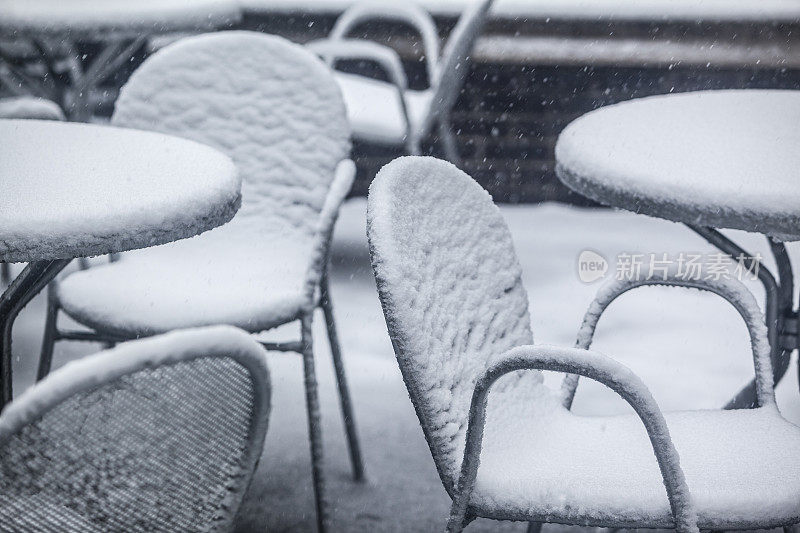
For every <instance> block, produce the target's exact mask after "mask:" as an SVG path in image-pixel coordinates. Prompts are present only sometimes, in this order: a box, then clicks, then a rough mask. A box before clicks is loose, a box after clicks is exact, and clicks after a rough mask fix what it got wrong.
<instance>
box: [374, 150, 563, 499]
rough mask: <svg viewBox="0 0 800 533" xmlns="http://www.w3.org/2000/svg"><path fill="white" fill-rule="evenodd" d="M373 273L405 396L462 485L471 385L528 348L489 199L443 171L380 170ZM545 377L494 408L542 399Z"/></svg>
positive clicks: (512, 390) (520, 293)
mask: <svg viewBox="0 0 800 533" xmlns="http://www.w3.org/2000/svg"><path fill="white" fill-rule="evenodd" d="M367 223H368V235H369V242H370V249H371V253H372V262H373V268H374V271H375V276H376V280H377V284H378V291H379V293H380V297H381V302H382V304H383V308H384V313H385V316H386V320H387V325H388V327H389V332H390V335H391V337H392V341H393V343H394V348H395V353H396V355H397V360H398V363H399V365H400V369H401V371H402V372H403V377H404V379H405V382H406V386H407V387H408V391H409V394H410V396H411V399H412V401H413V402H414V406H415V407H416V409H417V414H418V416H419V418H420V423H421V424H422V427H423V429H424V431H425V433H426V437H427V439H428V442H429V444H430V446H431V452H432V454H433V457H434V460H435V461H436V466H437V468H438V470H439V474H440V476H441V477H442V481H443V482H444V484H445V486H447V487H451V486H452V484H453V483H454V480H455V478H456V477H457V475H458V470H459V468H460V466H461V459H462V454H463V444H464V439H465V432H466V428H467V414H468V411H469V406H470V401H471V397H472V392H473V389H474V386H475V382H476V381H477V379H478V377H480V375H482V373H483V371H484V370H485V368H486V365H487V362H488V361H489V360H490V359H491V358H492V356H494V355H496V354H499V353H502V352H504V351H506V350H507V349H509V348H511V347H513V346H518V345H521V344H531V343H532V335H531V331H530V317H529V315H528V299H527V295H526V293H525V289H524V287H523V286H522V281H521V279H520V275H521V271H520V267H519V264H518V262H517V258H516V255H515V253H514V249H513V246H512V244H511V236H510V234H509V231H508V228H507V226H506V224H505V222H504V221H503V219H502V217H501V215H500V212H499V210H498V209H497V207H496V206H495V205H494V204H493V203H492V201H491V197H490V196H489V194H488V193H487V192H486V191H485V190H483V189H482V188H481V187H480V186H479V185H478V184H477V183H476V182H474V181H473V180H472V179H471V178H470V177H469V176H467V175H466V174H464V173H463V172H462V171H460V170H458V169H457V168H456V167H455V166H453V165H451V164H450V163H447V162H445V161H440V160H438V159H434V158H427V157H402V158H399V159H396V160H394V161H392V162H391V163H389V164H388V165H386V166H385V167H383V168H382V169H381V171H380V172H379V173H378V175H377V177H376V178H375V180H374V181H373V183H372V186H371V187H370V195H369V202H368V210H367ZM540 383H541V374H539V373H538V372H527V373H523V374H520V375H509V376H506V377H504V378H501V381H500V382H499V383H497V384H496V386H495V388H494V389H493V390H492V392H491V394H490V402H495V401H496V402H497V403H498V404H506V405H514V404H515V403H516V402H518V401H519V402H533V401H534V400H533V398H536V397H538V396H539V395H541V394H547V393H548V391H547V390H546V389H544V387H543V386H541V385H540Z"/></svg>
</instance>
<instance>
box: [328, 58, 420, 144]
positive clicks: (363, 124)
mask: <svg viewBox="0 0 800 533" xmlns="http://www.w3.org/2000/svg"><path fill="white" fill-rule="evenodd" d="M335 76H336V81H337V82H338V83H339V86H340V87H341V90H342V96H344V101H345V104H346V105H347V118H348V120H349V121H350V125H351V127H352V128H353V137H355V138H357V139H364V140H369V141H371V142H378V143H387V144H402V143H403V142H405V138H406V132H407V131H408V127H407V123H406V118H405V116H403V108H402V106H401V103H400V93H399V92H398V90H397V87H396V86H395V85H393V84H391V83H387V82H384V81H379V80H373V79H370V78H365V77H364V76H356V75H354V74H343V73H336V75H335ZM404 95H405V100H406V109H408V114H409V118H410V119H411V130H412V131H415V130H419V129H420V128H421V127H422V124H423V123H424V122H425V117H426V116H427V115H428V112H429V110H430V105H431V98H432V97H433V92H432V91H430V90H422V91H414V90H408V91H405V92H404Z"/></svg>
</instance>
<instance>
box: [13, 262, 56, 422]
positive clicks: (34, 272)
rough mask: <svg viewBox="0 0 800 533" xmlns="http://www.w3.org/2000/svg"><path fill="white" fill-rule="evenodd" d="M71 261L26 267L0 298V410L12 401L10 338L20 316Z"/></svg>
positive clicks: (34, 264)
mask: <svg viewBox="0 0 800 533" xmlns="http://www.w3.org/2000/svg"><path fill="white" fill-rule="evenodd" d="M70 261H71V259H54V260H47V261H36V262H33V263H29V264H28V265H27V266H26V267H25V269H24V270H23V271H22V272H21V273H20V275H19V276H17V278H16V279H14V281H12V282H11V284H10V285H9V286H8V287H7V288H6V290H5V292H3V294H2V296H0V328H2V332H3V333H2V335H3V339H2V357H0V410H2V409H3V407H5V405H6V404H7V403H9V402H10V401H11V399H12V398H13V384H12V377H13V371H12V361H13V357H12V353H11V334H12V330H13V328H14V321H15V320H16V318H17V315H19V312H20V311H22V309H23V308H24V307H25V306H26V305H28V303H29V302H30V301H31V300H32V299H33V297H34V296H36V295H37V294H39V292H41V290H42V289H44V288H45V286H46V285H47V284H48V283H50V281H51V280H52V279H53V278H55V277H56V275H57V274H58V273H59V272H61V271H62V270H63V269H64V267H65V266H67V265H68V264H69V262H70Z"/></svg>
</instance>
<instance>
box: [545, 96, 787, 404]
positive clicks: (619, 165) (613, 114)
mask: <svg viewBox="0 0 800 533" xmlns="http://www.w3.org/2000/svg"><path fill="white" fill-rule="evenodd" d="M799 120H800V91H781V90H734V91H700V92H693V93H683V94H671V95H662V96H653V97H649V98H641V99H636V100H631V101H628V102H624V103H621V104H616V105H612V106H608V107H603V108H600V109H598V110H595V111H592V112H590V113H587V114H586V115H584V116H583V117H581V118H579V119H577V120H576V121H574V122H573V123H571V124H570V125H569V126H567V128H566V129H565V130H564V131H563V132H562V133H561V136H560V137H559V139H558V143H557V145H556V172H557V174H558V176H559V178H560V179H561V181H562V182H564V184H566V185H567V186H568V187H569V188H571V189H572V190H574V191H576V192H578V193H580V194H582V195H584V196H587V197H589V198H591V199H593V200H596V201H598V202H600V203H602V204H605V205H610V206H614V207H621V208H623V209H627V210H630V211H634V212H636V213H642V214H646V215H651V216H655V217H660V218H664V219H667V220H672V221H675V222H681V223H683V224H685V225H686V226H688V227H689V228H690V229H692V230H693V231H695V232H696V233H698V234H699V235H700V236H702V237H703V238H704V239H706V240H707V241H708V242H710V243H711V244H713V245H714V246H716V247H717V248H719V249H720V250H721V251H722V252H725V253H726V254H729V255H730V256H731V257H732V258H734V259H735V260H738V259H744V262H745V263H746V264H747V266H748V268H750V270H751V272H753V273H755V272H756V271H757V275H758V278H759V280H760V281H761V283H762V284H763V285H764V289H765V291H766V305H765V314H766V322H767V327H768V330H769V342H770V346H771V350H772V368H773V372H774V378H775V382H776V383H777V382H778V381H779V380H780V379H781V377H782V376H783V375H784V374H785V372H786V370H787V368H788V366H789V359H790V355H791V353H792V351H794V350H795V349H797V348H798V318H797V316H798V314H797V310H796V309H795V308H794V304H793V298H794V279H793V274H792V266H791V263H790V262H789V256H788V254H787V253H786V247H785V245H784V241H793V240H798V239H800V186H798V183H800V181H798V179H799V178H800V175H799V174H798V168H800V153H798V151H797V150H795V149H794V148H795V147H796V146H797V145H798V143H799V142H800V128H798V127H797V125H798V121H799ZM717 228H729V229H739V230H745V231H749V232H753V233H761V234H764V235H765V236H766V237H767V242H768V243H769V247H770V251H771V253H772V256H773V257H774V259H775V262H776V264H777V274H778V277H777V279H776V278H775V276H774V275H773V273H772V272H770V271H769V270H768V269H767V268H765V266H764V265H763V264H760V265H755V264H753V262H752V260H751V259H747V258H755V257H756V256H753V255H752V254H750V253H747V252H746V251H745V250H743V249H742V248H741V247H740V246H739V245H737V244H736V243H735V242H733V241H732V240H731V239H730V238H728V237H726V236H725V235H723V234H722V233H721V232H720V231H719V230H718V229H717ZM754 391H755V383H754V382H751V383H750V384H749V385H748V386H746V387H745V388H744V389H743V390H742V391H741V392H740V393H739V394H737V395H736V397H735V398H734V399H733V400H731V402H730V403H729V404H728V407H731V408H734V407H746V406H749V405H751V404H752V403H753V399H754Z"/></svg>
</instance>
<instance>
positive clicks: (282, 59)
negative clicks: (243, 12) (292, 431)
mask: <svg viewBox="0 0 800 533" xmlns="http://www.w3.org/2000/svg"><path fill="white" fill-rule="evenodd" d="M112 123H113V124H115V125H117V126H125V127H130V128H137V129H143V130H154V131H159V132H163V133H169V134H172V135H176V136H180V137H186V138H188V139H193V140H196V141H199V142H202V143H205V144H208V145H209V146H212V147H214V148H217V149H219V150H221V151H222V152H224V153H226V154H228V155H230V157H231V158H232V159H233V161H234V162H235V163H236V165H237V167H238V168H239V170H240V172H241V176H242V180H243V184H242V196H243V200H242V208H241V210H240V212H239V213H238V214H237V216H236V217H235V218H234V219H233V221H232V222H231V223H230V224H228V225H226V226H225V227H223V228H219V230H215V231H211V232H209V233H208V234H206V235H203V236H202V237H199V238H197V239H192V240H189V241H185V242H182V243H175V244H173V245H169V246H161V247H156V248H152V249H150V250H147V251H141V252H136V253H130V254H123V255H122V257H121V258H120V260H119V261H117V262H114V263H108V264H103V265H99V266H95V267H93V268H90V269H88V270H84V271H81V272H75V273H73V274H71V275H69V276H67V277H65V278H64V279H63V281H59V283H58V285H57V288H56V289H55V290H53V291H52V292H51V295H52V297H51V298H50V304H49V311H48V321H47V325H46V332H45V339H44V341H43V346H42V359H41V367H40V368H41V374H42V375H43V374H46V372H47V370H48V369H49V366H50V359H51V357H52V353H53V342H54V341H56V340H58V339H78V340H95V341H98V340H100V341H107V342H108V341H110V342H114V341H121V340H125V339H131V338H136V337H141V336H148V335H155V334H158V333H163V332H166V331H170V330H172V329H177V328H185V327H194V326H203V325H211V324H230V325H234V326H238V327H241V328H243V329H245V330H247V331H249V332H251V333H254V334H255V333H260V332H263V331H265V330H269V329H272V328H275V327H277V326H280V325H283V324H298V323H299V326H300V328H299V329H300V335H299V337H300V338H299V339H297V340H292V341H290V342H281V343H274V342H269V343H264V344H265V346H267V347H268V348H270V349H274V350H281V351H289V352H297V353H299V354H300V355H302V358H303V370H304V376H305V380H304V386H305V392H306V406H307V411H308V423H309V437H310V446H311V457H312V464H313V480H314V488H315V494H316V505H317V520H318V524H319V527H320V529H322V528H324V527H325V525H326V523H327V520H328V514H327V509H326V502H325V494H324V485H323V484H324V477H323V461H322V437H321V426H320V413H319V399H318V395H317V379H316V373H315V367H314V365H315V362H314V352H313V339H312V323H313V320H314V314H315V311H316V310H317V309H318V308H321V309H322V311H323V313H324V318H325V324H326V326H327V331H328V340H329V342H330V347H331V353H332V356H333V362H334V368H335V374H336V379H337V384H338V388H339V399H340V403H341V409H342V415H343V418H344V424H345V430H346V436H347V442H348V446H349V452H350V459H351V465H352V469H353V477H354V478H355V479H356V480H361V479H363V476H364V474H363V465H362V460H361V453H360V447H359V443H358V438H357V434H356V427H355V420H354V414H353V409H352V404H351V401H350V396H349V393H348V388H347V382H346V376H345V371H344V366H343V361H342V354H341V349H340V347H339V341H338V338H337V334H336V327H335V324H334V317H333V304H332V302H331V295H330V291H329V288H328V275H327V266H328V248H329V246H330V239H331V234H332V231H333V227H334V223H335V221H336V217H337V214H338V212H339V206H340V205H341V203H342V202H343V201H344V199H345V197H346V195H347V193H348V191H349V190H350V186H351V184H352V181H353V177H354V173H355V166H354V165H353V163H352V161H350V160H349V159H348V155H349V150H350V139H349V126H348V124H347V117H346V114H345V109H344V103H343V102H342V98H341V96H340V94H339V90H338V87H337V85H336V82H335V81H334V79H333V75H332V73H331V71H330V70H329V69H328V68H327V67H326V66H325V64H324V63H323V62H322V61H320V60H319V59H318V58H317V57H316V56H314V55H313V54H311V53H310V52H309V51H308V50H306V49H305V48H303V47H301V46H298V45H295V44H292V43H290V42H289V41H287V40H285V39H283V38H281V37H277V36H273V35H265V34H263V33H256V32H239V31H237V32H217V33H209V34H205V35H200V36H196V37H190V38H188V39H184V40H181V41H178V42H175V43H173V44H171V45H168V46H167V47H165V48H162V49H161V50H160V51H158V52H157V53H155V54H154V55H152V56H151V57H149V58H148V59H147V60H146V61H145V62H144V63H143V64H142V65H141V67H140V68H139V69H137V70H136V71H135V72H134V73H133V75H132V76H131V78H130V80H129V81H128V83H127V84H126V85H125V86H124V87H123V88H122V91H121V93H120V97H119V100H118V101H117V104H116V109H115V112H114V116H113V118H112ZM59 311H63V312H64V313H66V314H67V315H69V316H70V317H71V318H73V319H74V320H76V321H78V322H79V323H81V324H83V325H85V326H88V327H89V328H91V330H92V331H91V332H79V333H78V334H74V333H71V332H65V331H62V330H60V329H58V327H57V323H56V322H57V316H58V314H59Z"/></svg>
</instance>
